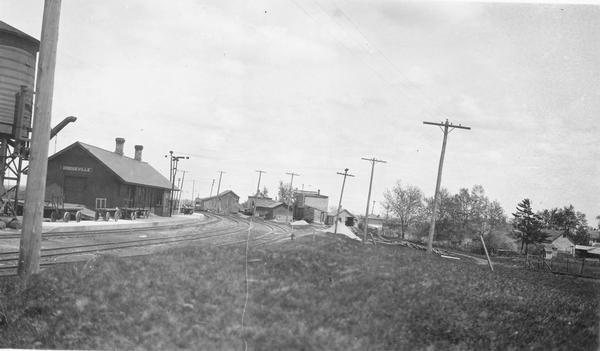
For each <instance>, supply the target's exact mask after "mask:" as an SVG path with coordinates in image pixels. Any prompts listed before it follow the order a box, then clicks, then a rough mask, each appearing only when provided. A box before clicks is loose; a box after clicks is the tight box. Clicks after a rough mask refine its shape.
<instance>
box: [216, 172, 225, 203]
mask: <svg viewBox="0 0 600 351" xmlns="http://www.w3.org/2000/svg"><path fill="white" fill-rule="evenodd" d="M223 173H225V171H219V185H217V213H221V197H220V196H219V193H220V191H221V177H223Z"/></svg>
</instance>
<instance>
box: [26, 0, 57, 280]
mask: <svg viewBox="0 0 600 351" xmlns="http://www.w3.org/2000/svg"><path fill="white" fill-rule="evenodd" d="M60 6H61V0H46V1H45V3H44V14H43V19H42V33H41V38H40V53H39V61H38V74H37V89H36V90H37V92H36V97H35V114H34V118H33V130H32V133H31V155H30V157H29V175H28V176H27V192H26V193H25V205H24V209H23V227H22V229H21V242H20V244H19V266H18V268H17V273H18V274H19V277H20V278H21V285H22V286H23V287H26V286H27V283H28V281H29V278H30V277H31V276H32V275H33V274H35V273H37V272H39V270H40V248H41V241H42V219H43V215H44V214H43V212H44V194H45V192H46V175H47V173H48V149H49V144H50V133H48V131H49V130H50V129H51V126H50V120H51V118H52V96H53V93H54V68H55V67H56V49H57V46H58V27H59V22H60ZM18 190H19V189H17V191H18ZM15 205H16V204H15Z"/></svg>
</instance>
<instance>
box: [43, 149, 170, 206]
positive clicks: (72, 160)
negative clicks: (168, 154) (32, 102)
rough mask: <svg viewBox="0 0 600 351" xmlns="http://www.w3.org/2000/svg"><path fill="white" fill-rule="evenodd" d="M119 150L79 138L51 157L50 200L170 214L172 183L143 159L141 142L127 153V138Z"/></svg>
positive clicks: (48, 178) (47, 194)
mask: <svg viewBox="0 0 600 351" xmlns="http://www.w3.org/2000/svg"><path fill="white" fill-rule="evenodd" d="M115 140H116V146H115V151H114V152H113V151H108V150H105V149H101V148H99V147H96V146H92V145H88V144H85V143H82V142H75V143H73V144H71V145H69V146H68V147H66V148H64V149H63V150H61V151H59V152H57V153H55V154H54V155H52V156H50V157H49V158H48V175H47V178H46V201H47V202H57V201H58V202H62V203H69V204H78V205H83V206H85V207H86V208H88V209H92V210H96V209H99V208H116V207H119V208H137V209H145V210H147V211H149V212H150V213H153V214H156V215H159V216H168V215H169V197H170V192H171V183H170V182H169V180H168V179H167V178H165V177H164V176H163V175H162V174H160V173H159V172H158V171H157V170H156V169H154V168H153V167H152V166H151V165H149V164H148V163H146V162H143V161H142V150H143V147H142V146H141V145H136V146H135V154H134V157H133V158H131V157H128V156H125V155H124V154H123V148H124V144H125V139H123V138H116V139H115Z"/></svg>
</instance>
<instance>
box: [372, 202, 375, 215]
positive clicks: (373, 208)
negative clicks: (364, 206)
mask: <svg viewBox="0 0 600 351" xmlns="http://www.w3.org/2000/svg"><path fill="white" fill-rule="evenodd" d="M373 211H375V200H373V207H371V215H373Z"/></svg>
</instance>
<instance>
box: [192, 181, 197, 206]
mask: <svg viewBox="0 0 600 351" xmlns="http://www.w3.org/2000/svg"><path fill="white" fill-rule="evenodd" d="M195 188H196V179H192V211H196V199H194V190H196V189H195Z"/></svg>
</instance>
